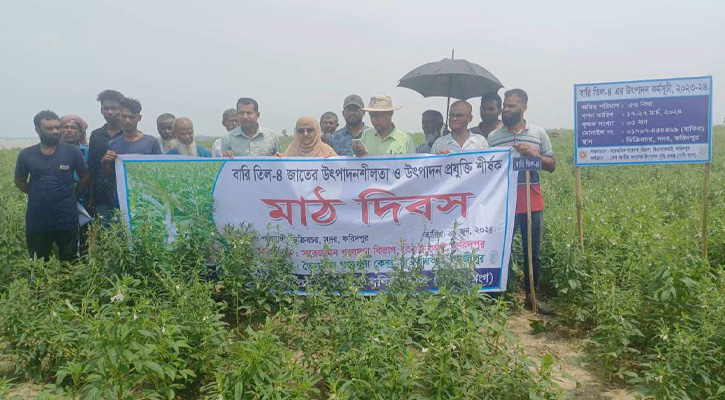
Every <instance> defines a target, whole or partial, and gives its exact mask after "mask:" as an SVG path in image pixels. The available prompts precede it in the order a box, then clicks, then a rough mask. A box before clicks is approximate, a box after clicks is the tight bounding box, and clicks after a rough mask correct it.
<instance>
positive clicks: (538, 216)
mask: <svg viewBox="0 0 725 400" xmlns="http://www.w3.org/2000/svg"><path fill="white" fill-rule="evenodd" d="M528 102H529V96H528V95H527V94H526V92H524V91H523V90H521V89H512V90H509V91H507V92H506V93H505V95H504V101H503V113H502V114H501V119H502V120H503V126H502V127H500V128H498V129H496V130H495V131H493V132H491V134H490V135H489V137H488V143H489V145H490V146H491V147H513V148H514V150H515V151H516V153H517V154H516V156H519V155H521V156H528V157H541V168H542V169H543V170H544V171H549V172H554V170H555V169H556V159H555V158H554V149H553V148H552V147H551V141H550V140H549V136H548V135H547V134H546V131H545V130H544V129H542V128H540V127H538V126H536V125H531V124H529V122H528V121H526V120H525V119H524V112H525V111H526V109H527V107H528ZM525 177H526V175H525V172H519V179H518V190H517V201H516V220H515V224H514V233H515V232H516V231H517V230H519V229H520V230H521V238H522V245H523V246H522V247H523V253H524V287H525V289H526V303H527V305H530V303H531V301H532V299H531V298H530V293H531V288H530V287H529V256H528V251H527V250H528V242H529V241H528V237H527V236H528V233H527V223H526V180H525ZM543 225H544V198H543V197H542V196H541V187H540V185H539V173H538V171H531V254H532V259H533V262H532V264H533V270H534V287H536V285H537V283H538V282H539V270H540V269H541V257H540V256H539V246H540V244H541V229H542V226H543ZM538 309H539V312H540V313H542V314H547V313H551V310H550V309H548V308H547V307H544V306H541V305H540V306H539V307H538Z"/></svg>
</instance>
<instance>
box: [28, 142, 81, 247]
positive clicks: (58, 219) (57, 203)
mask: <svg viewBox="0 0 725 400" xmlns="http://www.w3.org/2000/svg"><path fill="white" fill-rule="evenodd" d="M87 171H88V168H87V167H86V163H85V161H83V155H82V154H81V152H80V150H78V147H76V146H73V145H70V144H65V143H59V144H58V148H57V149H56V150H55V152H54V153H53V154H50V155H46V154H43V152H42V151H41V150H40V144H36V145H35V146H31V147H28V148H25V149H23V150H22V151H21V152H20V154H18V162H17V164H16V165H15V178H21V179H24V180H27V178H28V175H30V183H29V186H30V188H29V191H28V211H27V214H26V217H25V229H26V230H27V231H28V232H32V233H42V232H52V231H62V230H69V229H73V228H75V227H77V226H78V207H77V206H76V194H75V184H74V182H73V174H74V173H80V175H83V174H84V173H86V172H87Z"/></svg>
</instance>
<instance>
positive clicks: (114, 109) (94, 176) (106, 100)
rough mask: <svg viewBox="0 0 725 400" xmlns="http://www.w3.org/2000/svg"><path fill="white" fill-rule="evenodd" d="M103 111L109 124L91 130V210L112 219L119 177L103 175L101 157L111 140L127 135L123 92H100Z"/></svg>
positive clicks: (89, 152)
mask: <svg viewBox="0 0 725 400" xmlns="http://www.w3.org/2000/svg"><path fill="white" fill-rule="evenodd" d="M97 100H98V101H99V102H100V103H101V114H103V118H104V119H105V120H106V124H105V125H103V126H102V127H100V128H98V129H96V130H94V131H93V132H91V139H90V142H89V145H88V147H89V149H88V170H89V171H90V173H91V191H90V196H89V199H88V207H87V208H88V211H89V212H94V213H95V214H96V215H97V216H100V217H102V218H104V219H105V220H109V219H110V218H111V216H112V215H113V211H114V210H115V208H114V204H115V203H117V200H116V179H115V176H109V175H105V174H103V172H102V171H101V158H103V156H104V155H105V154H106V151H107V150H108V142H109V141H110V140H111V139H113V138H115V137H117V136H120V135H121V134H123V132H121V118H120V116H121V100H123V95H122V94H121V93H119V92H117V91H115V90H110V89H109V90H104V91H102V92H101V93H99V94H98V99H97Z"/></svg>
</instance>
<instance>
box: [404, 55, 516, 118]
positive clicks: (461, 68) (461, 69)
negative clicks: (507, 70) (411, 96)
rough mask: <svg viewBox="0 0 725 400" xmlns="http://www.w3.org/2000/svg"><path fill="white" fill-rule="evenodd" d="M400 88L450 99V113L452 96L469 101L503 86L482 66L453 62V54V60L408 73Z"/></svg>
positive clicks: (425, 65) (427, 65) (426, 65)
mask: <svg viewBox="0 0 725 400" xmlns="http://www.w3.org/2000/svg"><path fill="white" fill-rule="evenodd" d="M398 86H399V87H404V88H408V89H413V90H415V91H416V92H418V93H420V94H422V95H423V97H434V96H442V97H448V103H447V106H446V114H447V111H448V108H449V107H450V103H451V97H453V98H454V99H461V100H468V99H470V98H472V97H480V96H482V95H483V94H484V93H488V92H497V91H498V90H499V89H501V88H502V87H503V84H502V83H501V82H500V81H499V80H498V78H496V77H495V76H493V74H492V73H490V72H488V71H487V70H486V69H485V68H483V67H482V66H480V65H478V64H474V63H472V62H468V61H466V60H454V59H453V54H451V58H444V59H442V60H440V61H438V62H432V63H428V64H424V65H421V66H420V67H418V68H416V69H414V70H412V71H410V72H408V73H407V74H405V76H404V77H402V78H401V79H400V82H399V83H398ZM447 126H448V116H446V127H447Z"/></svg>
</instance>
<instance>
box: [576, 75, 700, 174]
mask: <svg viewBox="0 0 725 400" xmlns="http://www.w3.org/2000/svg"><path fill="white" fill-rule="evenodd" d="M574 115H575V119H576V126H575V130H576V165H578V166H582V165H609V164H661V163H705V162H710V159H711V157H712V77H709V76H704V77H695V78H675V79H656V80H645V81H628V82H607V83H592V84H582V85H574Z"/></svg>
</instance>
